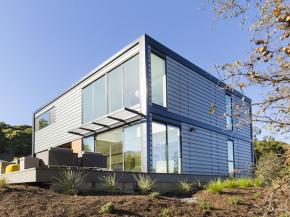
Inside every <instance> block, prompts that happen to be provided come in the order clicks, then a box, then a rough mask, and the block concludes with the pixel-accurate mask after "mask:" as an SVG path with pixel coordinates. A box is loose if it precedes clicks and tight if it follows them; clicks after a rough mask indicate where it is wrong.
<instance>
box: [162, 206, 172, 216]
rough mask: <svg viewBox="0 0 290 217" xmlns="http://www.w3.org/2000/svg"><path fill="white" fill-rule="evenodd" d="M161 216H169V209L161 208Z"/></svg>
mask: <svg viewBox="0 0 290 217" xmlns="http://www.w3.org/2000/svg"><path fill="white" fill-rule="evenodd" d="M161 216H163V217H169V216H170V210H169V209H168V208H163V209H161Z"/></svg>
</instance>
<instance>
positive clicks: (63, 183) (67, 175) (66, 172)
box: [53, 169, 87, 195]
mask: <svg viewBox="0 0 290 217" xmlns="http://www.w3.org/2000/svg"><path fill="white" fill-rule="evenodd" d="M86 177H87V174H84V173H83V172H81V171H75V170H72V169H63V170H62V171H60V172H59V174H58V176H57V177H53V185H54V186H56V187H57V189H59V191H60V192H62V193H65V194H70V195H76V194H78V188H79V186H80V185H81V184H83V183H84V182H85V180H86Z"/></svg>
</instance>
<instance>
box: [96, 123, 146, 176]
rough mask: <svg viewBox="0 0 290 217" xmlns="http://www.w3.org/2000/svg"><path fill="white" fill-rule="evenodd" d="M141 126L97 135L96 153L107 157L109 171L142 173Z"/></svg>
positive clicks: (137, 125) (136, 125)
mask: <svg viewBox="0 0 290 217" xmlns="http://www.w3.org/2000/svg"><path fill="white" fill-rule="evenodd" d="M141 148H142V131H141V124H135V125H132V126H129V127H125V128H122V127H121V128H117V129H115V130H110V131H107V132H104V133H100V134H97V136H96V148H95V151H96V152H98V153H100V154H102V155H103V156H106V157H107V169H109V170H114V171H129V172H141V171H142V169H141V168H142V166H141Z"/></svg>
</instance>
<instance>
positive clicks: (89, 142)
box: [83, 136, 95, 152]
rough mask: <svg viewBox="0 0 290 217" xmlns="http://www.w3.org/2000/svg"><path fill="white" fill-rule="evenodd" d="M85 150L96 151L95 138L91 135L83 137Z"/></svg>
mask: <svg viewBox="0 0 290 217" xmlns="http://www.w3.org/2000/svg"><path fill="white" fill-rule="evenodd" d="M83 151H87V152H94V151H95V138H94V136H89V137H85V138H83Z"/></svg>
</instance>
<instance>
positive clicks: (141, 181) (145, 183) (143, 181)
mask: <svg viewBox="0 0 290 217" xmlns="http://www.w3.org/2000/svg"><path fill="white" fill-rule="evenodd" d="M134 178H135V180H136V182H137V185H138V188H139V190H140V192H141V193H142V194H147V193H149V192H150V191H151V190H152V188H153V186H154V183H155V181H154V180H152V179H151V178H150V177H149V176H146V175H142V174H140V175H139V176H138V177H136V176H134Z"/></svg>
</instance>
